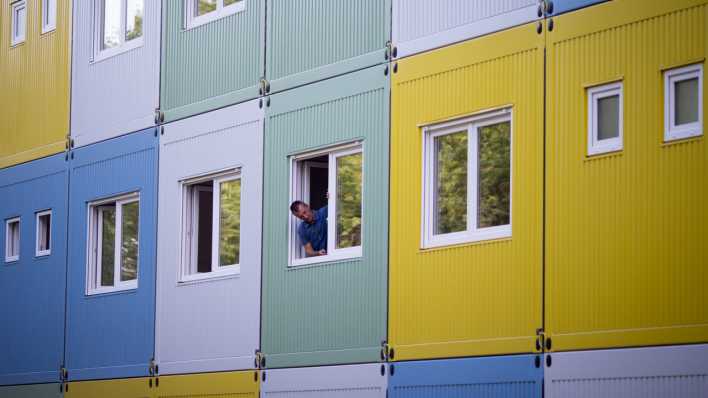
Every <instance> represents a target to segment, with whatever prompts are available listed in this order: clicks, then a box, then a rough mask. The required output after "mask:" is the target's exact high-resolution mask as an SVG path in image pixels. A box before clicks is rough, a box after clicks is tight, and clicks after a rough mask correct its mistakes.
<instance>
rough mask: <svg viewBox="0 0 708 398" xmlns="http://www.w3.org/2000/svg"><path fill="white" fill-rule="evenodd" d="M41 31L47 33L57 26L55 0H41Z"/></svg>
mask: <svg viewBox="0 0 708 398" xmlns="http://www.w3.org/2000/svg"><path fill="white" fill-rule="evenodd" d="M40 11H41V13H42V33H48V32H51V31H53V30H55V29H56V28H57V0H42V8H41V10H40Z"/></svg>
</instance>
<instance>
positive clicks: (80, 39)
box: [71, 0, 161, 147]
mask: <svg viewBox="0 0 708 398" xmlns="http://www.w3.org/2000/svg"><path fill="white" fill-rule="evenodd" d="M100 3H101V2H99V1H85V0H73V44H72V68H71V70H72V72H71V138H72V139H73V141H74V146H75V147H79V146H85V145H88V144H92V143H95V142H98V141H103V140H106V139H109V138H113V137H116V136H119V135H123V134H127V133H130V132H134V131H138V130H142V129H145V128H148V127H150V126H154V125H155V109H156V108H157V107H159V106H160V105H159V104H160V103H159V91H160V34H161V32H160V26H161V22H160V21H161V4H160V2H159V1H144V3H143V4H144V15H143V25H142V26H143V36H142V45H140V46H138V47H135V48H132V49H130V50H127V51H123V52H118V53H116V54H115V55H113V56H111V57H107V58H100V57H96V56H95V51H94V42H95V41H97V40H98V35H97V34H96V33H95V29H98V26H97V25H98V24H97V23H96V21H95V20H94V19H95V17H94V16H95V15H96V13H97V12H99V10H98V9H97V5H98V4H100Z"/></svg>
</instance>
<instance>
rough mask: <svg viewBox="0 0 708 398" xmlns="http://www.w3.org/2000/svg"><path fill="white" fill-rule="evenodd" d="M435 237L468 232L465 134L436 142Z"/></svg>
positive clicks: (442, 137)
mask: <svg viewBox="0 0 708 398" xmlns="http://www.w3.org/2000/svg"><path fill="white" fill-rule="evenodd" d="M434 218H435V235H439V234H446V233H450V232H459V231H464V230H466V229H467V132H466V131H461V132H457V133H452V134H446V135H443V136H440V137H436V138H435V214H434Z"/></svg>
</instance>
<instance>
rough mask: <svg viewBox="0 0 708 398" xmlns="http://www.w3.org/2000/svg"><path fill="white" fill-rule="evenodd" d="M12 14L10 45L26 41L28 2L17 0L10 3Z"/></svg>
mask: <svg viewBox="0 0 708 398" xmlns="http://www.w3.org/2000/svg"><path fill="white" fill-rule="evenodd" d="M10 16H11V18H12V25H11V32H10V46H16V45H18V44H20V43H24V42H25V34H26V31H27V2H26V1H24V0H22V1H16V2H14V3H12V4H11V5H10Z"/></svg>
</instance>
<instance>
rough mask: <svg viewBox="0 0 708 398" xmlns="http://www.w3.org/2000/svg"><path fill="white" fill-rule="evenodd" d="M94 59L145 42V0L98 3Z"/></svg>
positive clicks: (112, 0)
mask: <svg viewBox="0 0 708 398" xmlns="http://www.w3.org/2000/svg"><path fill="white" fill-rule="evenodd" d="M95 4H96V9H95V19H96V21H95V24H94V26H95V27H96V29H95V30H96V38H95V46H94V47H95V49H94V59H93V60H94V62H95V61H100V60H102V59H106V58H109V57H112V56H114V55H116V54H120V53H122V52H125V51H128V50H132V49H134V48H136V47H140V46H142V45H143V21H144V4H143V0H98V1H96V2H95Z"/></svg>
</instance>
